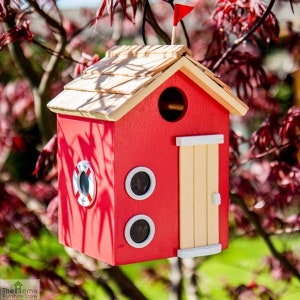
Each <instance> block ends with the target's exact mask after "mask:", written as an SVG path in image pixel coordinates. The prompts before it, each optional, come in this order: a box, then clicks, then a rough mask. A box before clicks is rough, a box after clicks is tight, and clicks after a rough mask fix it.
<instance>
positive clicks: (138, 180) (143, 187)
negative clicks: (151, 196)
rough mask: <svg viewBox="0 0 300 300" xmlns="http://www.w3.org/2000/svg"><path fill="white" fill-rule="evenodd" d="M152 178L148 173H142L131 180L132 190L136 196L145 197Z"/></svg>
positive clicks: (138, 173)
mask: <svg viewBox="0 0 300 300" xmlns="http://www.w3.org/2000/svg"><path fill="white" fill-rule="evenodd" d="M150 184H151V181H150V177H149V175H148V174H147V173H146V172H143V171H140V172H137V173H136V174H134V175H133V176H132V178H131V182H130V186H131V190H132V192H133V193H134V194H136V195H139V196H140V195H144V194H145V193H146V192H147V191H148V190H149V188H150Z"/></svg>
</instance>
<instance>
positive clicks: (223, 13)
mask: <svg viewBox="0 0 300 300" xmlns="http://www.w3.org/2000/svg"><path fill="white" fill-rule="evenodd" d="M265 11H266V5H265V3H264V2H263V1H251V0H230V1H223V0H218V1H217V3H216V6H215V10H214V12H213V14H212V19H213V22H214V26H215V27H216V29H217V30H224V31H225V32H226V33H227V35H228V37H229V35H230V34H233V35H235V36H236V37H238V38H239V37H241V36H243V35H244V34H246V33H247V32H248V31H249V30H250V29H251V28H252V27H253V26H254V25H255V23H256V22H257V21H258V20H259V19H260V18H261V17H262V16H263V14H264V12H265ZM257 34H258V35H259V37H260V39H261V41H262V42H264V43H267V44H268V43H270V42H271V41H274V40H277V38H278V34H279V25H278V21H277V19H276V17H275V15H274V14H272V13H271V14H269V15H268V16H267V18H266V20H265V22H263V24H262V26H261V27H260V28H259V29H258V31H257ZM255 37H257V35H256V36H255V35H254V36H251V40H252V41H254V38H255ZM227 42H228V43H229V39H228V40H227Z"/></svg>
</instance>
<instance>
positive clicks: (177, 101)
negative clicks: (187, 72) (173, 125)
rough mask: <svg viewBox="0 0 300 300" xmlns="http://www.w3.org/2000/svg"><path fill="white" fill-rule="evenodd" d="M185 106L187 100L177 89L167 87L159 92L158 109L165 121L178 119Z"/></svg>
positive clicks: (182, 113)
mask: <svg viewBox="0 0 300 300" xmlns="http://www.w3.org/2000/svg"><path fill="white" fill-rule="evenodd" d="M186 108H187V102H186V100H185V97H184V95H183V94H182V92H181V91H180V90H179V89H177V88H175V87H169V88H167V89H165V90H164V91H163V92H162V93H161V95H160V97H159V100H158V110H159V112H160V115H161V116H162V117H163V118H164V119H165V120H166V121H168V122H175V121H178V120H179V119H181V118H182V117H183V116H184V114H185V112H186Z"/></svg>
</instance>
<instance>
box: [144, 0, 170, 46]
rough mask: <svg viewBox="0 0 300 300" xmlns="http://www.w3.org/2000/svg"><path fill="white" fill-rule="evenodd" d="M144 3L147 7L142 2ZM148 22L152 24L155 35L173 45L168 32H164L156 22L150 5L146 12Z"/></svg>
mask: <svg viewBox="0 0 300 300" xmlns="http://www.w3.org/2000/svg"><path fill="white" fill-rule="evenodd" d="M142 3H143V4H144V5H145V0H143V1H142ZM146 20H147V22H148V23H149V24H150V26H151V27H152V28H153V30H154V31H155V33H156V34H157V35H158V36H159V37H160V38H162V40H163V41H164V42H165V43H166V44H167V45H169V44H170V43H171V39H170V37H169V36H168V35H167V34H166V32H164V31H163V30H162V29H161V28H160V26H159V25H158V23H157V22H156V19H155V17H154V15H153V12H152V9H151V6H150V5H148V7H147V10H146Z"/></svg>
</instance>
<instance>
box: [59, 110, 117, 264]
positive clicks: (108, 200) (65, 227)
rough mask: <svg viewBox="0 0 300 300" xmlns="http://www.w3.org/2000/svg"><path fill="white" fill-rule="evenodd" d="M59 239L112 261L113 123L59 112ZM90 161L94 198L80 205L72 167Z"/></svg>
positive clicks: (68, 244)
mask: <svg viewBox="0 0 300 300" xmlns="http://www.w3.org/2000/svg"><path fill="white" fill-rule="evenodd" d="M57 123H58V172H59V181H58V185H59V197H60V206H59V240H60V242H61V243H62V244H64V245H66V246H69V247H71V248H74V249H76V250H79V251H81V252H83V253H86V254H88V255H90V256H93V257H95V258H97V259H101V260H102V261H106V262H108V263H113V262H114V223H115V221H114V216H115V213H114V190H113V185H114V182H113V176H112V175H113V163H114V148H113V135H114V123H112V122H102V121H95V120H89V119H82V118H75V117H69V116H63V115H58V117H57ZM81 160H87V161H89V162H90V164H91V167H92V169H93V170H94V173H95V177H96V180H95V181H96V184H97V186H96V201H95V202H94V203H93V205H92V206H91V207H87V208H85V207H82V206H80V205H79V204H78V203H77V200H76V198H75V196H74V193H73V186H72V176H73V171H74V167H75V166H76V164H77V163H78V162H79V161H81Z"/></svg>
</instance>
